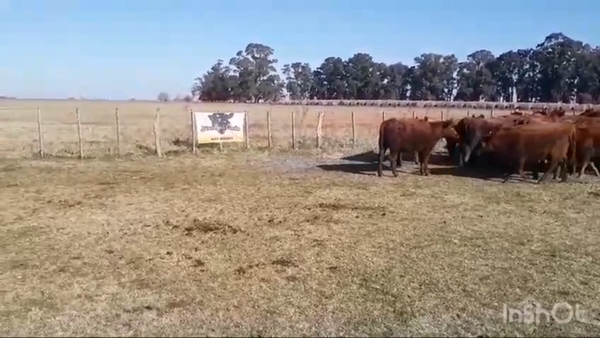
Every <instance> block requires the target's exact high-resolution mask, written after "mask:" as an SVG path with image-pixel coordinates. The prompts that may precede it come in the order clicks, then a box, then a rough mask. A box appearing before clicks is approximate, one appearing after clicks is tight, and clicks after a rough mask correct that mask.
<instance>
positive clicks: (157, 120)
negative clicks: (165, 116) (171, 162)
mask: <svg viewBox="0 0 600 338" xmlns="http://www.w3.org/2000/svg"><path fill="white" fill-rule="evenodd" d="M152 131H153V132H154V149H156V156H158V157H162V149H161V148H160V108H156V115H155V116H154V126H153V128H152Z"/></svg>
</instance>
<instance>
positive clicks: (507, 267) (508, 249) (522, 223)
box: [0, 151, 600, 336]
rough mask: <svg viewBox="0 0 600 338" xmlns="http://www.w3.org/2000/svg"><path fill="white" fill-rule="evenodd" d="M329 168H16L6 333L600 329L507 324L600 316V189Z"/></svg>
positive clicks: (5, 186) (302, 162)
mask: <svg viewBox="0 0 600 338" xmlns="http://www.w3.org/2000/svg"><path fill="white" fill-rule="evenodd" d="M319 161H321V162H326V161H327V159H326V158H321V159H320V160H315V159H314V158H308V157H306V158H305V157H299V156H294V157H292V156H288V155H267V154H265V153H260V152H256V151H250V152H246V153H229V154H215V155H212V156H210V157H205V158H202V159H200V158H198V157H195V156H192V155H183V156H178V157H172V158H168V159H167V158H163V159H159V158H156V157H147V158H146V159H139V160H135V161H132V160H89V161H77V160H45V161H41V160H30V159H13V160H11V159H5V160H3V161H2V162H1V164H0V173H1V175H0V203H1V205H0V245H1V247H2V248H3V249H2V251H3V255H2V256H1V258H0V262H1V263H0V266H2V267H3V268H2V270H3V271H2V279H1V284H2V285H1V288H2V289H3V290H4V291H3V301H2V303H1V304H0V322H1V325H0V335H2V336H7V335H13V336H14V335H19V336H26V335H96V336H98V335H179V336H181V335H188V336H189V335H227V334H230V335H263V336H265V335H338V336H339V335H354V336H359V335H407V334H408V335H479V334H487V335H515V334H521V335H538V336H539V335H562V336H564V335H574V334H576V335H586V334H587V335H592V334H594V335H597V334H599V333H600V330H599V328H600V327H598V326H596V325H594V324H589V323H588V324H586V323H580V322H576V321H575V320H573V322H571V323H569V324H563V325H559V324H557V323H555V322H549V323H547V322H544V320H542V323H541V324H540V325H539V326H535V325H528V324H515V323H513V324H506V323H504V321H503V308H504V305H505V304H507V306H509V307H511V308H520V309H522V308H523V306H526V305H527V304H530V305H531V304H533V303H532V302H539V303H540V304H542V305H541V306H543V307H544V308H545V309H551V308H552V306H553V304H555V303H557V302H569V303H570V304H572V305H573V306H574V305H575V304H581V306H582V307H583V308H585V309H586V310H591V309H599V306H600V283H598V282H597V281H598V280H599V278H600V269H599V267H598V262H599V261H600V251H599V249H598V240H599V238H600V229H599V228H598V219H599V217H600V209H598V208H596V207H595V205H596V204H597V200H598V196H600V192H599V191H598V189H597V188H596V187H593V186H589V185H585V184H557V183H552V184H545V185H534V184H528V183H523V182H516V183H508V184H500V183H497V182H489V181H485V180H476V179H470V178H464V177H456V176H450V175H449V174H443V173H441V172H436V171H433V174H434V175H433V176H429V177H421V176H418V175H410V174H402V175H401V176H400V177H398V178H392V177H389V173H388V174H387V175H388V177H384V178H378V177H375V176H373V175H348V174H345V175H344V174H340V173H339V172H334V171H322V170H319V169H318V168H317V167H314V168H311V166H313V165H314V164H317V163H318V162H319ZM372 169H373V170H374V169H375V168H374V166H373V168H372ZM369 173H370V174H373V173H374V171H371V172H369ZM559 314H560V313H559ZM560 315H561V316H563V317H560V318H564V316H565V315H564V314H560ZM586 316H587V317H585V318H587V319H588V320H590V321H591V322H593V321H594V320H595V321H596V323H598V322H599V320H600V317H597V316H596V317H594V314H593V313H591V312H590V313H589V314H588V315H586Z"/></svg>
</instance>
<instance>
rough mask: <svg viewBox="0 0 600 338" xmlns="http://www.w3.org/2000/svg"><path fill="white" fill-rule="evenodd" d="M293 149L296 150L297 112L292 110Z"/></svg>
mask: <svg viewBox="0 0 600 338" xmlns="http://www.w3.org/2000/svg"><path fill="white" fill-rule="evenodd" d="M292 149H296V111H295V110H292Z"/></svg>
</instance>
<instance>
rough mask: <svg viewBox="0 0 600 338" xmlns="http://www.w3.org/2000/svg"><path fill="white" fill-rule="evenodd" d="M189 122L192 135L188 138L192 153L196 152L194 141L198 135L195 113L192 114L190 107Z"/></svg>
mask: <svg viewBox="0 0 600 338" xmlns="http://www.w3.org/2000/svg"><path fill="white" fill-rule="evenodd" d="M189 113H190V122H191V131H190V132H191V133H192V137H191V139H190V143H191V144H192V154H196V153H197V148H196V142H198V140H197V135H198V131H197V130H196V114H194V110H193V109H191V108H190V111H189Z"/></svg>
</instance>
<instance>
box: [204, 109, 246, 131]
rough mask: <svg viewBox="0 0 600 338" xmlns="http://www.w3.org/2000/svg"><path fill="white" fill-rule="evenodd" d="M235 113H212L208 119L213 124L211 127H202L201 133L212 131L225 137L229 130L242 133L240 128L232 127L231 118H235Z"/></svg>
mask: <svg viewBox="0 0 600 338" xmlns="http://www.w3.org/2000/svg"><path fill="white" fill-rule="evenodd" d="M233 115H234V114H233V113H229V114H226V113H212V114H211V115H208V118H209V119H210V122H211V124H212V125H211V126H201V127H200V131H201V132H204V131H210V130H216V131H217V132H218V133H219V134H221V135H223V134H225V132H226V131H227V130H231V131H240V130H241V129H240V127H239V126H232V125H231V118H232V117H233Z"/></svg>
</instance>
